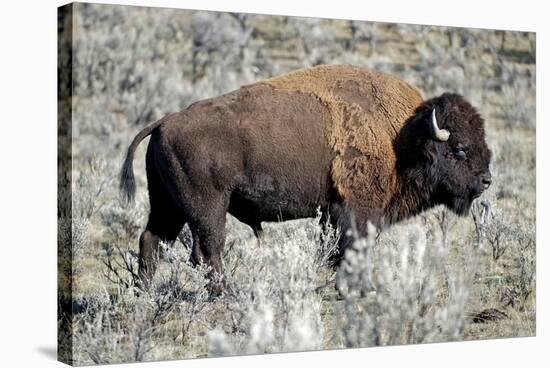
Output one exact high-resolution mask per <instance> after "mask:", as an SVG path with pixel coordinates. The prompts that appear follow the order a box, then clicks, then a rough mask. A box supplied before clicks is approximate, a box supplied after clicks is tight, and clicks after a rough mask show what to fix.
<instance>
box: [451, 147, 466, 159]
mask: <svg viewBox="0 0 550 368" xmlns="http://www.w3.org/2000/svg"><path fill="white" fill-rule="evenodd" d="M453 155H454V156H455V158H456V159H457V160H466V152H464V150H463V149H462V147H461V146H458V147H456V148H455V149H454V150H453Z"/></svg>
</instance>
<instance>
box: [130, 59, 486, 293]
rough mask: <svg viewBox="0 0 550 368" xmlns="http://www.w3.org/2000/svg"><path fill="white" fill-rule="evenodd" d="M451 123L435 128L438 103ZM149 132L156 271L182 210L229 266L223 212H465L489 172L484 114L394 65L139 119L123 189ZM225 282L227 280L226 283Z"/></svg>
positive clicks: (260, 217)
mask: <svg viewBox="0 0 550 368" xmlns="http://www.w3.org/2000/svg"><path fill="white" fill-rule="evenodd" d="M434 109H435V111H436V116H437V119H438V124H439V127H440V128H445V129H447V130H449V131H450V133H451V135H450V138H449V140H448V141H447V142H441V141H439V140H437V139H436V138H435V137H432V136H431V134H432V132H431V130H430V124H431V114H432V112H433V110H434ZM149 134H151V140H150V142H149V146H148V150H147V155H146V168H147V180H148V186H149V188H148V189H149V199H150V202H151V213H150V215H149V221H148V224H147V227H146V229H145V231H144V232H143V234H142V236H141V238H140V275H141V277H142V280H143V281H144V283H145V284H147V282H148V280H149V278H150V277H151V275H152V274H153V272H154V270H155V266H156V255H157V254H158V244H159V241H160V240H165V241H168V242H171V241H174V240H175V239H176V237H177V235H178V234H179V232H180V231H181V228H182V227H183V225H184V224H185V223H188V224H189V227H190V229H191V232H192V235H193V249H192V260H193V261H194V262H196V263H207V264H208V265H210V266H211V267H212V270H213V271H214V272H215V273H217V274H218V275H222V273H223V272H222V266H221V254H222V250H223V246H224V239H225V236H224V226H225V216H226V213H228V212H229V213H231V214H232V215H233V216H235V217H236V218H237V219H239V220H240V221H242V222H244V223H246V224H248V225H249V226H251V227H252V229H253V230H254V232H255V233H256V234H257V235H259V233H260V232H261V222H262V221H281V220H288V219H295V218H303V217H311V216H314V215H315V213H316V209H317V208H321V210H322V211H323V214H324V216H325V217H329V218H330V221H331V222H332V223H333V224H334V225H336V226H338V227H339V228H340V229H341V230H342V233H343V235H342V237H341V241H340V249H341V252H340V255H342V254H343V250H344V249H345V248H346V247H347V246H348V243H349V242H350V240H351V239H350V238H349V237H347V236H346V235H345V234H346V230H347V229H348V228H349V227H350V226H351V225H352V224H353V223H356V224H357V225H358V230H359V231H360V233H361V234H364V232H365V229H366V228H367V227H366V223H367V221H369V222H372V223H374V224H375V225H377V226H382V225H384V224H390V223H394V222H396V221H399V220H402V219H404V218H407V217H410V216H413V215H415V214H417V213H419V212H420V211H422V210H425V209H427V208H430V207H432V206H434V205H437V204H444V205H446V206H448V207H449V208H451V209H453V210H454V211H455V212H457V213H460V214H465V213H466V212H467V210H468V209H469V207H470V205H471V202H472V200H473V199H474V198H475V197H477V196H478V195H480V194H481V192H482V191H483V190H484V189H485V188H486V187H487V186H488V185H489V183H490V173H489V169H488V165H489V161H490V152H489V150H488V148H487V146H486V144H485V140H484V131H483V120H482V119H481V117H480V116H479V114H478V113H477V111H476V110H475V109H474V108H473V107H472V106H471V105H470V104H469V103H468V102H467V101H466V100H465V99H464V98H462V97H461V96H458V95H453V94H445V95H442V96H440V97H437V98H434V99H431V100H428V101H425V102H423V101H422V98H421V96H420V93H419V92H418V91H417V90H416V89H415V88H414V87H411V86H410V85H408V84H407V83H405V82H404V81H402V80H400V79H398V78H396V77H394V76H390V75H386V74H382V73H378V72H375V71H372V70H368V69H362V68H357V67H352V66H347V65H336V66H321V67H316V68H312V69H305V70H300V71H296V72H294V73H290V74H288V75H285V76H281V77H276V78H273V79H268V80H265V81H261V82H258V83H255V84H252V85H248V86H244V87H242V88H240V89H239V90H236V91H233V92H231V93H228V94H225V95H222V96H219V97H216V98H212V99H208V100H204V101H199V102H196V103H194V104H192V105H191V106H189V107H188V108H187V109H186V110H184V111H182V112H179V113H175V114H171V115H169V116H166V117H165V118H163V119H161V120H160V121H158V122H156V123H154V124H152V125H151V126H149V127H146V128H145V129H144V130H143V131H141V132H140V133H138V135H137V136H136V138H135V139H134V141H133V142H132V144H131V145H130V147H129V149H128V154H127V157H126V161H125V163H124V165H123V170H122V173H121V190H122V191H123V192H124V193H125V194H126V195H127V197H128V198H129V199H132V198H133V192H134V190H135V184H134V179H133V173H132V164H131V161H132V159H133V156H134V151H135V149H136V147H137V145H138V144H139V142H140V141H141V140H142V139H144V138H145V137H146V136H147V135H149ZM216 285H218V286H219V285H221V284H219V283H217V284H216Z"/></svg>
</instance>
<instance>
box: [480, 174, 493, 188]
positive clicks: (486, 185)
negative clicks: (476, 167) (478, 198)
mask: <svg viewBox="0 0 550 368" xmlns="http://www.w3.org/2000/svg"><path fill="white" fill-rule="evenodd" d="M491 182H492V180H491V173H490V172H489V171H487V172H485V173H483V174H482V175H481V183H483V187H484V188H485V190H487V188H489V185H491Z"/></svg>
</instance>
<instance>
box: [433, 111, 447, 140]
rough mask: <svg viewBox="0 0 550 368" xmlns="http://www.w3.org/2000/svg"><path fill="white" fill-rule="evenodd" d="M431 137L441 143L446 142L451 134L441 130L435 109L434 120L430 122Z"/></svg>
mask: <svg viewBox="0 0 550 368" xmlns="http://www.w3.org/2000/svg"><path fill="white" fill-rule="evenodd" d="M430 135H431V137H432V139H434V140H436V141H440V142H446V141H447V140H448V139H449V137H450V135H451V133H450V132H449V131H448V130H447V129H440V128H439V125H438V123H437V118H436V116H435V107H434V109H433V110H432V119H431V121H430Z"/></svg>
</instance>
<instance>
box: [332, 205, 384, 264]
mask: <svg viewBox="0 0 550 368" xmlns="http://www.w3.org/2000/svg"><path fill="white" fill-rule="evenodd" d="M329 221H330V223H331V225H332V227H333V228H336V229H338V232H339V233H340V237H339V238H338V250H337V252H335V254H334V256H333V257H332V258H331V262H332V264H333V265H334V266H335V267H337V266H339V265H340V263H341V262H342V261H343V260H344V257H345V253H346V250H347V249H348V248H350V247H351V246H352V245H353V243H354V242H355V240H357V238H358V237H359V238H362V237H366V236H367V235H368V223H369V222H371V223H373V224H375V225H377V224H378V216H377V213H376V211H372V210H365V209H352V208H350V206H346V205H344V204H341V203H336V204H332V205H331V207H330V215H329Z"/></svg>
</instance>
